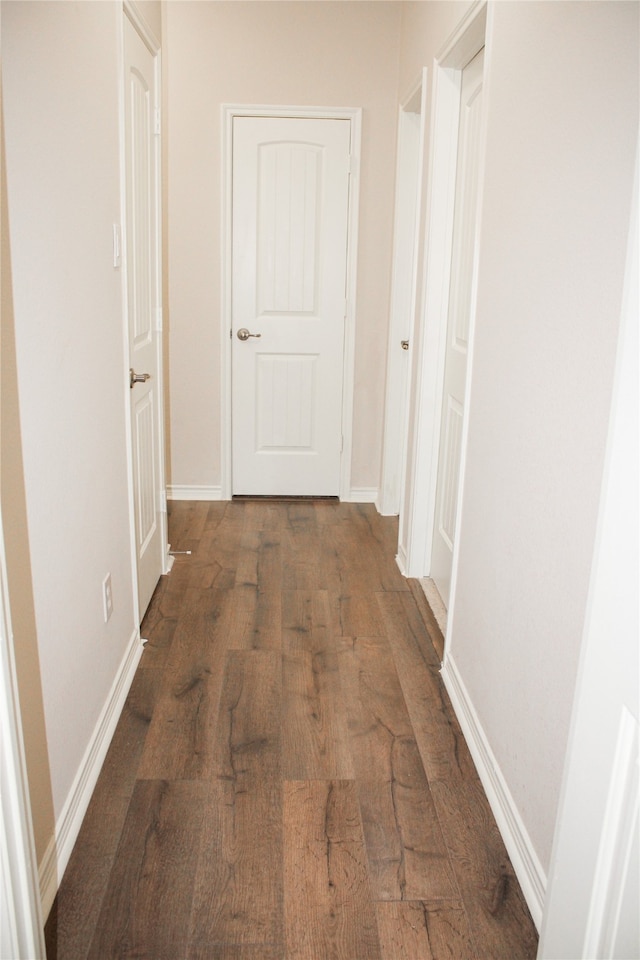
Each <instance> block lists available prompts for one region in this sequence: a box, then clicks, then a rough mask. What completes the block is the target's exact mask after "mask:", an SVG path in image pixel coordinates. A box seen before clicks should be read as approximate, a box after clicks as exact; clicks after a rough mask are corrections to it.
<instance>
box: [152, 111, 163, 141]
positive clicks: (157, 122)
mask: <svg viewBox="0 0 640 960" xmlns="http://www.w3.org/2000/svg"><path fill="white" fill-rule="evenodd" d="M161 123H162V120H161V116H160V108H159V107H156V109H155V111H154V114H153V132H154V134H155V136H156V137H159V136H160V131H161V129H162V127H161Z"/></svg>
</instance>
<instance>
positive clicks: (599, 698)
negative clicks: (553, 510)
mask: <svg viewBox="0 0 640 960" xmlns="http://www.w3.org/2000/svg"><path fill="white" fill-rule="evenodd" d="M639 258H640V248H639V245H638V165H637V161H636V177H635V202H634V216H633V223H632V229H631V237H630V242H629V254H628V261H627V273H626V282H625V297H624V303H623V309H622V321H621V329H620V338H619V343H618V355H617V363H616V376H615V381H614V384H615V386H614V401H613V407H612V414H611V425H610V430H609V441H608V448H607V457H606V469H605V474H604V481H603V487H602V497H601V502H600V515H599V520H598V531H597V538H596V550H595V552H594V563H593V569H592V574H591V583H590V589H589V602H588V605H587V616H586V622H585V632H584V641H583V644H582V651H581V656H580V669H579V673H578V684H577V693H576V698H575V702H574V708H573V715H572V721H571V733H570V740H569V750H570V753H569V756H568V762H567V765H566V767H565V775H564V782H563V790H562V797H561V802H560V809H559V815H558V822H557V826H556V833H555V838H554V846H553V853H552V860H551V870H550V875H549V894H548V898H547V905H546V910H545V923H544V925H543V929H542V933H541V938H540V951H539V956H540V957H541V958H542V957H546V958H556V957H596V956H597V957H636V956H640V916H639V914H638V903H639V902H640V894H639V891H638V886H639V884H640V859H639V858H640V851H639V849H638V818H639V811H638V806H637V804H638V742H639V733H640V726H639V720H640V648H639V645H638V634H639V631H638V627H639V614H640V610H639V608H638V583H639V582H640V570H639V563H638V533H639V529H640V527H639V522H638V521H639V517H638V507H639V491H640V470H639V455H638V438H639V436H640V409H639V406H638V399H639V393H638V385H639V383H640V377H639V370H638V366H639V363H638V361H639V357H640V353H639V351H640V347H639V343H638V333H639V327H640V311H639V303H638V294H639V287H640V284H639V277H638V274H639V266H640V259H639ZM603 651H606V652H605V653H604V655H603ZM634 728H635V737H634V732H633V731H634ZM634 740H635V742H634ZM634 807H635V810H634V809H633V808H634ZM634 828H635V850H634V849H633V836H634ZM627 858H628V859H627ZM625 860H626V863H625V862H624V861H625ZM621 861H622V862H621Z"/></svg>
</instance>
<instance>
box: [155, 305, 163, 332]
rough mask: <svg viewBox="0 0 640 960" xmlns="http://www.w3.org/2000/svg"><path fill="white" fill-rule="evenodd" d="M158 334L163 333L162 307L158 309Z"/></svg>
mask: <svg viewBox="0 0 640 960" xmlns="http://www.w3.org/2000/svg"><path fill="white" fill-rule="evenodd" d="M156 333H162V307H156Z"/></svg>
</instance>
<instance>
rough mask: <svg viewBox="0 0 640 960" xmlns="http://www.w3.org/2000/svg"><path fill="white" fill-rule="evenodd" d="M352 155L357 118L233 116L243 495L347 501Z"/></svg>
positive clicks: (236, 371)
mask: <svg viewBox="0 0 640 960" xmlns="http://www.w3.org/2000/svg"><path fill="white" fill-rule="evenodd" d="M349 155H350V124H349V122H348V121H346V120H334V119H310V118H284V117H282V118H276V117H272V118H267V117H235V118H234V123H233V195H232V235H233V249H232V333H233V336H232V342H231V350H232V357H233V362H232V432H233V493H234V494H258V495H278V494H288V495H337V494H338V493H339V488H340V457H341V447H342V379H343V367H344V356H343V351H344V325H345V317H346V294H345V278H346V252H347V227H348V205H349ZM242 329H245V330H248V331H249V332H250V334H251V336H250V337H249V338H248V339H246V340H241V339H239V338H238V331H239V330H242Z"/></svg>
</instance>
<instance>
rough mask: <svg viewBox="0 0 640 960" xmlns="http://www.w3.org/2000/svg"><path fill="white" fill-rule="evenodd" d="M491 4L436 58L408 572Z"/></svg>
mask: <svg viewBox="0 0 640 960" xmlns="http://www.w3.org/2000/svg"><path fill="white" fill-rule="evenodd" d="M491 16H492V10H491V8H489V6H488V4H487V2H486V0H480V2H478V3H476V4H474V6H473V7H471V9H470V10H469V11H468V13H467V14H466V16H465V17H463V19H462V20H461V22H460V23H459V25H458V27H457V28H456V30H455V31H454V32H453V34H452V35H451V37H450V38H449V39H448V41H447V42H446V44H445V45H444V47H443V48H442V50H441V52H440V53H439V54H438V56H437V57H436V58H435V59H434V62H433V71H432V78H433V83H432V94H431V121H430V137H429V140H430V150H429V160H428V175H427V176H428V181H427V182H428V187H427V196H426V226H425V237H426V243H425V258H424V265H423V290H422V301H421V308H420V312H419V315H418V317H417V321H416V330H415V333H414V338H415V342H416V351H417V358H416V364H415V369H416V378H415V384H414V389H413V397H412V399H413V406H414V418H413V431H412V436H411V438H410V443H411V446H412V451H413V457H412V458H411V461H410V472H409V475H408V477H407V484H406V489H407V494H406V507H407V534H406V543H405V544H401V545H400V546H401V549H400V550H399V557H403V559H404V564H403V565H402V572H403V573H404V574H405V576H409V577H419V578H422V577H428V576H429V573H430V565H431V552H432V547H433V531H434V526H435V523H436V509H435V505H436V485H437V475H438V452H439V448H440V432H441V431H440V425H441V415H442V389H443V383H444V362H445V347H446V337H447V324H448V306H449V280H450V273H451V248H452V238H453V213H454V202H455V170H456V160H457V147H458V121H459V115H460V86H461V78H462V70H463V68H464V67H465V66H466V65H467V63H469V61H470V60H472V59H473V57H474V56H475V55H476V54H477V53H478V52H479V51H480V50H481V49H482V48H483V47H485V76H486V75H487V73H488V66H489V65H490V34H491V29H490V28H491V23H490V20H491ZM487 100H488V97H487V95H486V93H485V95H484V98H483V107H482V111H483V116H482V132H481V135H480V174H479V177H480V184H482V182H483V168H484V156H485V144H486V117H487ZM481 206H482V188H481V187H480V190H479V193H478V207H477V216H476V241H477V238H478V236H479V228H480V220H481ZM477 261H478V256H477V243H476V254H475V256H474V264H473V278H472V285H471V286H472V295H471V303H472V307H471V316H470V323H469V341H468V343H469V347H468V359H467V376H466V385H465V403H464V415H463V425H462V439H461V451H460V473H459V481H458V504H457V516H456V530H457V531H459V530H460V516H461V511H462V504H463V488H464V473H465V463H466V449H467V436H468V427H469V408H470V395H471V383H472V376H473V346H474V334H475V305H476V297H477ZM458 546H459V539H458V537H456V542H455V543H454V548H453V563H452V570H451V595H450V603H449V609H448V617H447V636H446V637H445V658H446V651H447V647H448V638H449V636H450V633H451V627H452V622H453V609H454V604H455V592H456V579H457V567H458Z"/></svg>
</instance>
